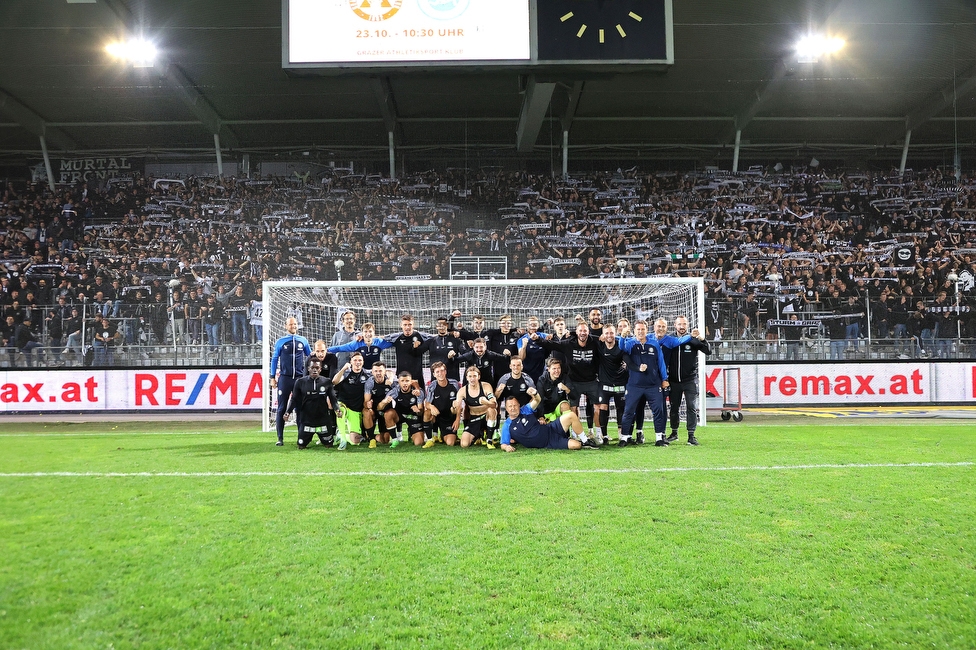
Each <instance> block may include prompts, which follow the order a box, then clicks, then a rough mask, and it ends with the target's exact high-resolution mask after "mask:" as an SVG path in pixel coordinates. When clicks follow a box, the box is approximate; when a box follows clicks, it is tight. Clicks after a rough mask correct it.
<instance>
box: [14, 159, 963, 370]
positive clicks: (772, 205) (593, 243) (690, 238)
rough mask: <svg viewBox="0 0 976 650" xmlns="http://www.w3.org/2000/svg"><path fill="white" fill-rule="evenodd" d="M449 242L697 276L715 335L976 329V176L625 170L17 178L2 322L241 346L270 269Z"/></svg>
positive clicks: (54, 332) (436, 261)
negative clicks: (58, 183)
mask: <svg viewBox="0 0 976 650" xmlns="http://www.w3.org/2000/svg"><path fill="white" fill-rule="evenodd" d="M455 256H504V257H506V258H507V273H508V277H509V278H515V279H517V278H551V277H559V278H573V277H578V278H586V277H609V276H613V277H620V276H621V275H623V276H627V277H657V276H662V277H663V276H701V277H703V278H704V280H705V283H706V292H707V294H706V318H705V321H706V322H705V323H704V325H705V326H706V329H707V335H708V337H709V338H710V339H736V338H742V337H749V336H752V337H757V338H765V337H767V336H770V337H772V336H776V335H777V334H779V335H782V337H783V338H785V339H786V340H788V341H789V340H795V339H794V338H793V337H794V336H795V337H797V338H798V337H799V334H797V332H799V331H800V330H801V329H802V330H809V329H810V328H814V327H816V328H817V329H819V330H820V331H821V332H825V333H826V335H828V336H829V337H830V338H831V339H833V340H840V339H847V340H850V339H852V338H853V339H860V338H863V337H865V336H867V335H868V334H869V333H870V336H871V337H872V338H881V339H885V338H889V337H890V338H896V339H905V340H915V341H918V344H919V347H920V349H928V350H931V352H932V353H933V354H940V355H941V354H943V353H944V352H945V351H947V350H948V348H947V347H945V346H944V345H943V344H940V341H941V342H943V343H944V342H945V341H947V340H948V339H956V338H962V339H967V338H973V337H976V324H974V319H973V316H972V314H973V310H972V308H973V306H974V303H973V296H974V289H973V286H974V275H976V183H974V182H973V181H971V180H968V179H965V178H964V179H963V180H962V181H957V180H956V179H955V178H953V177H951V176H945V175H943V174H942V173H940V172H939V171H930V172H924V173H912V172H909V173H908V174H906V175H905V176H898V175H895V174H890V175H884V174H866V173H858V174H852V173H834V174H830V173H825V172H820V171H818V172H816V173H812V172H811V170H804V171H802V172H794V173H789V174H785V173H775V172H772V171H767V170H761V169H753V170H750V171H749V172H747V173H744V174H737V175H732V174H728V173H721V172H714V171H713V172H708V173H702V172H696V173H644V172H641V171H639V170H637V169H636V168H635V169H631V170H627V171H623V170H617V171H616V172H613V173H605V174H590V175H585V176H584V175H581V176H572V177H570V178H567V179H563V178H553V177H550V176H542V175H539V176H536V175H530V174H526V173H521V172H506V171H504V170H500V169H483V170H480V171H478V172H473V171H467V170H457V169H449V170H447V171H444V172H440V173H438V172H433V171H431V172H424V173H420V174H416V175H414V176H412V177H410V178H404V179H397V180H391V179H389V178H382V177H380V176H370V175H362V174H354V173H352V172H351V170H328V171H327V172H324V173H321V174H319V175H318V176H312V175H305V176H301V177H299V176H297V175H296V176H295V177H293V178H289V179H216V178H200V177H197V178H186V179H152V178H145V177H141V176H138V175H135V176H133V177H125V178H114V179H109V180H107V181H101V182H99V183H94V182H90V183H80V184H78V185H77V186H75V187H71V188H59V190H58V192H57V193H56V194H55V193H51V192H50V191H49V190H48V188H47V186H46V185H45V184H40V183H38V184H33V185H30V184H26V183H25V184H17V183H10V184H8V185H7V187H6V188H5V189H4V191H3V193H2V196H0V309H2V310H3V319H2V324H0V337H2V339H3V343H4V346H5V347H6V348H7V350H8V351H12V350H14V349H16V350H18V351H21V352H24V353H25V356H27V358H28V359H30V358H31V354H30V353H31V351H32V349H33V348H35V347H37V346H49V347H52V348H56V349H59V350H60V349H61V348H64V349H66V350H67V351H69V352H72V351H73V352H80V351H81V349H82V348H83V347H85V346H93V347H94V350H95V352H96V355H100V356H99V358H98V359H97V360H96V361H97V362H101V363H110V362H111V351H112V347H114V346H116V345H119V344H124V343H129V344H134V343H146V342H152V343H158V344H162V343H172V342H173V341H174V337H175V339H176V342H178V343H198V344H201V345H210V346H211V347H212V348H214V349H215V348H216V347H217V346H219V345H221V344H224V343H236V344H244V343H251V342H254V341H256V340H257V338H259V336H260V332H259V329H258V328H259V323H260V308H261V293H260V287H261V282H262V281H264V280H269V279H308V280H335V279H337V278H339V279H343V280H386V281H397V280H407V281H409V280H415V279H427V278H433V279H447V278H448V275H449V273H450V259H451V258H452V257H455ZM336 260H342V262H343V264H342V265H338V264H335V261H336ZM83 319H84V320H83ZM788 321H794V322H795V323H799V324H790V323H789V322H788ZM770 323H771V324H770ZM83 333H84V340H83V337H82V335H83ZM926 339H929V340H930V341H931V343H929V344H926ZM832 351H833V349H832ZM838 356H839V355H838Z"/></svg>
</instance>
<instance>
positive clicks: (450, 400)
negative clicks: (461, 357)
mask: <svg viewBox="0 0 976 650" xmlns="http://www.w3.org/2000/svg"><path fill="white" fill-rule="evenodd" d="M430 374H432V375H433V376H434V378H433V379H432V380H431V381H430V383H428V384H427V402H426V406H427V421H428V422H430V423H431V425H432V430H433V434H434V435H433V438H431V439H430V440H429V441H428V442H427V443H425V445H424V446H425V447H427V445H430V446H433V444H434V442H443V443H444V444H446V445H448V446H449V447H453V446H454V445H456V444H457V431H455V430H454V420H455V419H456V418H455V416H456V415H457V413H456V412H455V411H454V401H455V400H456V399H457V394H458V391H460V390H461V386H460V384H458V382H456V381H454V380H453V379H450V378H449V377H448V376H447V366H446V364H445V363H444V362H443V361H435V362H434V363H432V364H430Z"/></svg>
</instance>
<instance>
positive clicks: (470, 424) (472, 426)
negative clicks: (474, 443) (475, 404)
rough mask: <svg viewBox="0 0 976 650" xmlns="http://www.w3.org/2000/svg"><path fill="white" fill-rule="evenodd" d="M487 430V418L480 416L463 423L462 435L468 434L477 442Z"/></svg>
mask: <svg viewBox="0 0 976 650" xmlns="http://www.w3.org/2000/svg"><path fill="white" fill-rule="evenodd" d="M487 430H488V417H487V416H485V415H480V416H478V417H474V418H471V419H470V420H465V421H464V433H470V434H471V435H472V436H474V437H475V439H476V440H477V439H478V438H483V437H484V435H485V432H486V431H487Z"/></svg>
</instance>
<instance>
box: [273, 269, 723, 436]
mask: <svg viewBox="0 0 976 650" xmlns="http://www.w3.org/2000/svg"><path fill="white" fill-rule="evenodd" d="M593 308H599V309H600V310H601V311H602V312H603V321H604V322H605V323H612V324H616V323H617V322H618V320H619V319H621V318H627V319H629V320H630V322H631V324H633V322H634V321H635V320H638V319H644V320H647V321H648V324H649V329H651V330H653V325H652V323H651V322H650V321H652V320H654V319H657V318H662V317H663V318H665V319H667V321H668V324H669V331H673V324H674V319H675V318H676V317H678V316H681V315H683V316H687V317H688V322H689V324H690V328H691V329H694V328H696V327H699V328H702V329H704V318H703V317H704V313H705V292H704V284H703V282H702V280H701V278H646V279H633V278H631V279H627V278H620V279H617V278H614V279H609V278H608V279H594V280H578V279H574V280H566V281H564V282H560V281H559V280H551V281H549V280H488V281H455V282H450V281H429V280H428V281H411V282H405V281H398V282H308V281H295V282H291V281H274V282H265V283H264V341H263V344H264V345H263V348H264V349H263V353H262V359H263V364H262V368H263V370H264V377H265V381H266V382H267V379H268V377H269V372H270V368H271V354H272V352H273V349H274V344H275V341H276V340H277V339H278V337H280V336H281V335H282V334H283V333H284V327H285V321H286V320H287V319H288V318H290V317H294V318H295V319H296V320H297V321H298V326H299V334H301V335H302V336H304V337H305V338H307V339H308V340H309V343H314V342H315V341H316V340H318V339H322V340H324V341H325V342H326V344H328V343H329V341H330V340H331V339H332V335H333V334H334V333H335V332H336V330H337V329H339V328H340V327H341V325H340V323H341V317H342V314H343V313H344V312H346V311H352V312H354V313H355V314H356V318H357V327H360V326H362V324H363V323H366V322H371V323H373V324H374V325H375V326H376V334H377V336H384V335H386V334H390V333H394V332H399V331H400V318H401V317H402V316H403V315H404V314H411V315H412V316H413V317H414V325H415V328H416V329H417V330H419V331H421V332H425V333H433V332H434V329H435V324H436V321H437V319H438V318H439V317H442V316H450V314H451V312H453V311H454V310H460V311H461V319H462V320H464V321H465V323H466V325H467V326H468V327H470V326H471V319H472V318H473V317H474V316H484V318H485V323H486V327H488V328H494V327H497V326H498V320H499V318H500V317H501V316H502V315H504V314H509V315H511V316H512V320H513V322H514V323H515V326H516V327H524V326H525V321H526V319H527V318H528V317H530V316H537V317H539V318H540V320H541V321H542V322H543V323H545V321H546V320H547V319H549V318H554V317H556V316H563V317H564V318H566V321H567V326H568V327H569V328H570V329H573V328H574V327H575V322H574V319H575V317H576V315H582V316H583V317H584V318H586V317H587V314H588V312H589V311H590V310H591V309H593ZM384 354H389V358H386V357H384V359H383V361H384V362H385V363H387V365H388V367H390V368H393V367H395V358H394V356H393V351H392V350H386V351H385V352H384ZM704 373H705V364H704V360H702V362H701V363H700V364H699V385H700V387H701V389H700V391H699V393H700V395H699V399H700V404H699V411H700V413H701V420H700V422H701V423H702V424H704V423H705V408H704V407H705V381H704V377H705V375H704ZM267 385H268V384H267V383H266V386H267ZM264 392H265V398H264V430H265V431H269V430H273V429H274V416H275V411H276V409H277V407H278V405H277V404H276V401H275V395H274V394H273V391H271V390H270V389H269V388H266V390H265V391H264Z"/></svg>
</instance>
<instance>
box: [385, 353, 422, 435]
mask: <svg viewBox="0 0 976 650" xmlns="http://www.w3.org/2000/svg"><path fill="white" fill-rule="evenodd" d="M377 410H378V411H379V412H381V413H383V418H384V420H385V421H386V429H387V432H390V431H392V432H393V436H394V439H393V441H392V442H391V443H390V447H391V448H393V449H396V448H397V447H398V446H399V445H400V443H401V442H403V430H402V428H401V425H402V424H406V425H407V434H408V435H409V436H410V439H411V440H412V441H413V444H414V445H416V446H418V447H419V446H420V445H423V444H424V443H425V436H424V411H425V409H424V391H423V390H422V389H421V388H419V387H418V386H417V384H416V382H414V380H413V375H411V374H410V373H409V372H407V371H406V370H404V371H403V372H401V373H400V374H399V375H397V385H396V386H394V387H393V388H392V389H391V390H390V392H389V393H387V394H386V397H384V398H383V401H382V402H380V403H379V404H378V405H377Z"/></svg>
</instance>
